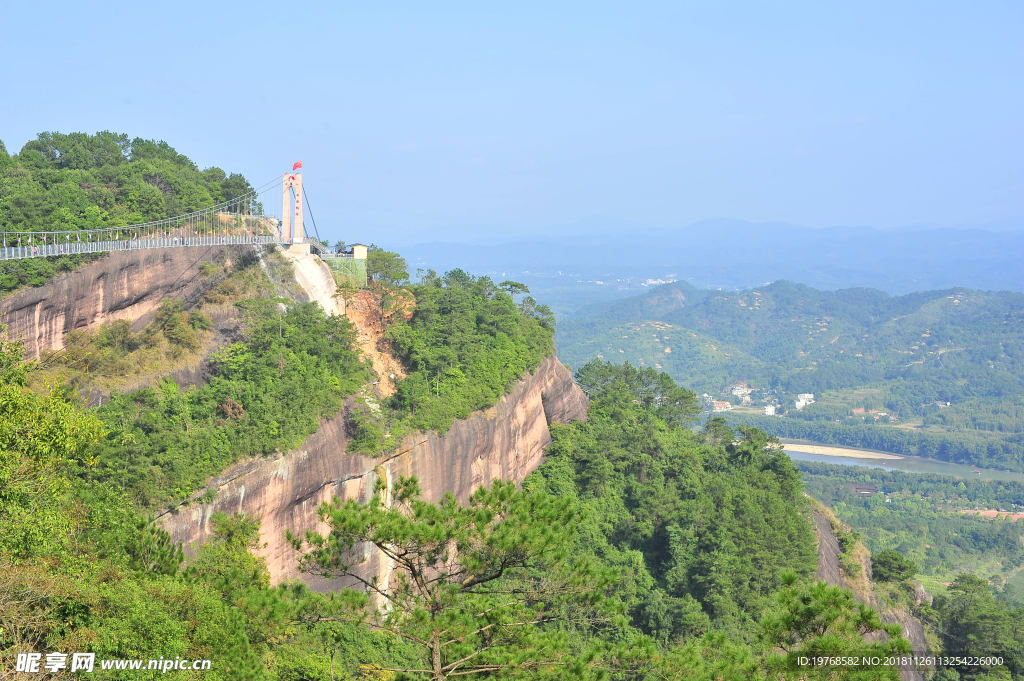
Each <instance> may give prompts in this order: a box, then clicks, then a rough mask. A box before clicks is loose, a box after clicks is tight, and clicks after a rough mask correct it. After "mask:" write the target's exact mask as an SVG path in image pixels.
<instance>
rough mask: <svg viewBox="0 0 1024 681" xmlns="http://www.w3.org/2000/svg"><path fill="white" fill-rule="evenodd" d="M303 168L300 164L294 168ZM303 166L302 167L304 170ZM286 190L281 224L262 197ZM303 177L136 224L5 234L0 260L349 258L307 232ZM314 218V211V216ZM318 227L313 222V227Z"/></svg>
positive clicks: (291, 175)
mask: <svg viewBox="0 0 1024 681" xmlns="http://www.w3.org/2000/svg"><path fill="white" fill-rule="evenodd" d="M296 165H299V164H296ZM300 167H301V166H300ZM279 189H280V190H282V211H281V214H282V219H280V220H279V219H277V218H276V217H274V216H268V215H264V213H263V202H262V201H261V199H262V198H264V197H267V196H268V195H272V194H276V192H277V191H278V190H279ZM303 202H305V203H306V207H307V208H308V205H309V204H308V199H306V197H305V194H304V193H303V190H302V173H301V172H291V173H285V174H284V175H283V176H282V177H281V179H275V180H273V181H271V182H268V183H266V184H265V185H262V186H261V187H258V188H256V189H253V190H252V191H250V192H247V193H246V194H243V195H241V196H238V197H235V198H232V199H230V200H228V201H223V202H221V203H218V204H216V205H214V206H210V207H207V208H202V209H200V210H196V211H192V212H190V213H186V214H183V215H176V216H174V217H169V218H164V219H161V220H153V221H150V222H144V223H140V224H133V225H120V226H112V227H99V228H96V229H91V228H88V227H86V228H82V229H74V230H64V231H5V232H3V233H2V238H3V245H2V247H0V260H22V259H25V258H49V257H53V256H61V255H78V254H87V253H109V252H113V251H136V250H147V249H164V248H194V247H199V246H230V245H265V244H278V245H282V246H284V245H288V246H289V247H292V246H294V245H298V246H299V248H300V249H302V248H308V249H309V251H310V252H312V253H315V254H316V255H318V256H320V257H322V258H351V257H353V254H352V253H337V252H334V251H332V250H331V249H330V248H328V247H327V246H326V245H325V244H324V243H323V242H321V241H320V239H319V238H316V237H313V236H309V235H307V234H305V233H304V229H303ZM310 217H312V212H311V213H310ZM315 225H316V223H315V221H314V227H315Z"/></svg>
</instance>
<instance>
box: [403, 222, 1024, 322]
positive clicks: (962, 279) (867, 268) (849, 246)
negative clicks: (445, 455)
mask: <svg viewBox="0 0 1024 681" xmlns="http://www.w3.org/2000/svg"><path fill="white" fill-rule="evenodd" d="M1016 226H1017V221H1004V222H1002V223H993V224H992V225H991V226H989V225H986V227H991V229H976V228H972V229H953V228H935V227H927V226H922V227H907V228H902V229H898V230H879V229H873V228H870V227H864V228H857V227H835V228H828V229H811V228H807V227H799V226H794V225H790V224H784V223H761V224H751V223H748V222H743V221H740V220H708V221H704V222H698V223H695V224H693V225H690V226H688V227H685V228H680V229H665V230H654V229H645V228H643V227H639V226H635V225H622V226H621V228H620V229H614V228H613V227H609V226H608V225H594V227H593V230H592V231H591V232H589V233H583V234H574V235H567V236H561V235H538V236H533V237H517V236H515V235H509V236H508V237H507V238H506V239H504V240H500V239H490V240H488V241H486V242H485V241H477V242H475V243H470V242H468V241H467V242H463V243H442V242H433V243H421V244H415V245H409V246H404V247H402V248H401V249H400V250H401V251H402V253H403V255H406V256H407V257H408V258H409V260H410V264H411V265H413V267H414V268H415V267H416V266H422V267H431V268H433V269H435V270H438V271H443V270H445V269H450V268H452V267H456V266H458V267H462V268H464V269H467V270H470V271H471V272H472V273H475V274H491V275H492V276H495V277H501V278H515V279H517V280H519V281H523V282H524V283H527V284H528V285H529V286H530V287H531V289H532V290H533V293H534V295H535V297H537V298H538V299H539V300H541V301H542V302H546V303H548V304H549V305H551V306H552V308H553V309H555V311H556V312H557V313H559V317H560V318H563V317H566V316H571V315H573V314H575V313H576V312H577V310H579V309H580V308H581V307H583V306H585V305H586V304H588V303H591V302H597V301H602V300H610V299H615V298H619V297H623V296H629V295H635V294H637V293H639V292H642V291H643V290H646V288H649V286H650V284H648V286H647V287H645V286H644V284H645V282H648V280H653V283H654V284H657V283H660V282H664V281H668V280H678V281H685V282H688V283H690V284H692V285H694V286H695V287H697V288H698V289H706V288H709V287H710V288H713V289H716V290H717V289H718V288H721V289H722V290H735V289H745V288H752V287H755V286H761V285H764V284H766V283H768V282H772V281H777V280H780V279H786V280H789V281H797V282H800V283H803V284H807V285H808V286H813V287H815V288H818V289H827V290H835V289H842V288H849V287H871V288H876V289H880V290H882V291H886V292H888V293H890V294H903V293H909V292H912V291H926V290H933V289H945V288H949V287H953V286H964V287H967V288H970V289H974V290H993V291H997V290H1012V291H1024V267H1021V263H1022V262H1024V230H1021V229H1017V228H1016Z"/></svg>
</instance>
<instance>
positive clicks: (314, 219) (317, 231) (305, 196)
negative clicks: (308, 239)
mask: <svg viewBox="0 0 1024 681" xmlns="http://www.w3.org/2000/svg"><path fill="white" fill-rule="evenodd" d="M302 198H304V199H305V200H306V210H308V211H309V219H310V220H312V221H313V231H314V232H316V240H317V241H319V242H321V243H323V239H321V238H320V230H318V229H317V228H316V218H315V217H313V209H312V208H310V206H309V192H306V191H304V192H302Z"/></svg>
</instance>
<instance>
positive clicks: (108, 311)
mask: <svg viewBox="0 0 1024 681" xmlns="http://www.w3.org/2000/svg"><path fill="white" fill-rule="evenodd" d="M243 249H245V250H251V247H248V246H210V247H207V248H171V249H167V250H142V251H118V252H115V253H111V254H110V255H108V256H106V257H105V258H103V259H101V260H98V261H96V262H94V263H91V264H89V265H87V266H86V267H84V268H82V269H81V270H78V271H76V272H69V273H67V274H62V275H61V276H59V277H56V278H55V279H53V280H52V281H50V282H48V283H47V284H45V285H43V286H40V287H38V288H31V289H26V290H24V291H21V292H19V293H17V294H15V295H13V296H11V297H10V298H7V299H6V300H3V301H0V324H6V325H7V334H8V335H9V336H10V337H11V338H16V339H21V340H23V341H24V342H25V350H26V354H27V356H28V357H39V356H40V354H42V353H45V352H48V351H55V350H62V349H63V348H64V336H65V334H67V333H68V332H69V331H73V330H75V329H93V328H95V327H97V326H99V325H100V324H104V323H106V322H111V321H115V320H118V319H130V320H132V322H133V326H134V327H135V328H136V330H137V329H138V328H139V327H140V326H141V325H142V324H144V323H145V322H146V321H148V320H149V318H150V315H152V313H153V312H155V311H156V309H157V308H158V307H159V306H160V303H161V301H162V300H163V299H164V298H179V299H181V300H183V301H185V302H186V305H188V304H189V303H194V302H196V301H197V300H198V297H199V295H200V294H201V293H202V291H203V278H202V275H201V273H200V265H201V264H202V263H203V262H207V261H218V260H232V259H235V258H238V257H239V256H241V254H242V253H243Z"/></svg>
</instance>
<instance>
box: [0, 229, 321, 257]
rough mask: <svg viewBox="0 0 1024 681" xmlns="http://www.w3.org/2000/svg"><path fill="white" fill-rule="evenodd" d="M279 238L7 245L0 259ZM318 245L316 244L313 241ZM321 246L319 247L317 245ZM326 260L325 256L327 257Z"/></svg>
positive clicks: (280, 241)
mask: <svg viewBox="0 0 1024 681" xmlns="http://www.w3.org/2000/svg"><path fill="white" fill-rule="evenodd" d="M285 243H287V241H286V240H284V239H282V238H281V237H280V236H267V235H260V236H255V235H245V236H226V235H225V236H186V237H165V238H159V239H119V240H117V241H91V242H84V241H83V242H75V241H71V242H68V243H64V244H59V243H58V244H44V245H41V246H9V247H4V248H0V260H21V259H23V258H50V257H53V256H58V255H79V254H83V253H108V252H110V251H141V250H147V249H155V248H189V247H195V246H233V245H247V244H252V245H255V244H285ZM317 243H319V242H317ZM320 245H321V246H322V245H323V244H320ZM328 257H329V256H328Z"/></svg>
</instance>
